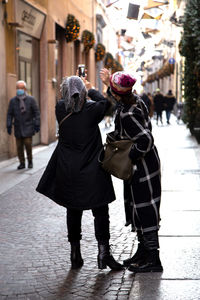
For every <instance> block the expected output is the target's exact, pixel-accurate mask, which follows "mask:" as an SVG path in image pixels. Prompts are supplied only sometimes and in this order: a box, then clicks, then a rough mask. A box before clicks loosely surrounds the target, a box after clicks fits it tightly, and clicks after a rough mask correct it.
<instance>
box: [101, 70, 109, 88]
mask: <svg viewBox="0 0 200 300" xmlns="http://www.w3.org/2000/svg"><path fill="white" fill-rule="evenodd" d="M99 74H100V78H101V80H102V82H103V83H104V84H105V85H107V86H110V72H109V70H108V69H106V68H103V69H101V71H100V73H99Z"/></svg>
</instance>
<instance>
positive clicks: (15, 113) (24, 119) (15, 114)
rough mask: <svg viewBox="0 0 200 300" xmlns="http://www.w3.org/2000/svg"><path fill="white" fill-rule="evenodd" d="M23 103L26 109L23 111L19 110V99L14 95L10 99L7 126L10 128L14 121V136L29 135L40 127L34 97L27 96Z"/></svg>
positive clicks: (38, 113)
mask: <svg viewBox="0 0 200 300" xmlns="http://www.w3.org/2000/svg"><path fill="white" fill-rule="evenodd" d="M24 103H25V107H26V111H25V112H23V113H21V111H20V101H19V99H18V98H17V97H16V96H15V97H14V98H12V99H11V100H10V103H9V107H8V113H7V128H10V129H11V127H12V125H13V121H14V134H15V137H16V138H21V137H31V136H33V135H34V134H35V131H39V127H40V112H39V108H38V105H37V103H36V101H35V99H34V98H33V97H31V96H27V97H26V98H25V99H24Z"/></svg>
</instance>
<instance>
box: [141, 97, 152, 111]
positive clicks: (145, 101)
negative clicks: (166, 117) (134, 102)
mask: <svg viewBox="0 0 200 300" xmlns="http://www.w3.org/2000/svg"><path fill="white" fill-rule="evenodd" d="M141 98H142V100H143V101H144V103H145V105H146V107H147V109H148V112H149V114H150V111H151V101H150V99H149V97H148V96H147V94H146V93H143V94H142V95H141Z"/></svg>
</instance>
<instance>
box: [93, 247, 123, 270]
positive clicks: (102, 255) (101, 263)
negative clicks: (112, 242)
mask: <svg viewBox="0 0 200 300" xmlns="http://www.w3.org/2000/svg"><path fill="white" fill-rule="evenodd" d="M98 249H99V253H98V256H97V261H98V268H99V269H106V268H107V266H108V267H109V268H111V270H114V271H120V270H123V269H124V268H123V266H122V265H121V264H120V263H118V262H117V261H116V260H115V259H114V257H113V256H112V255H111V253H110V246H109V243H107V242H106V243H99V244H98Z"/></svg>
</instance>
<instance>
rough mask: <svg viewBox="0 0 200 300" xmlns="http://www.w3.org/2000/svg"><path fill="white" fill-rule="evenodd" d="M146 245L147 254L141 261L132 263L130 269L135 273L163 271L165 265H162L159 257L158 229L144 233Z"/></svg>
mask: <svg viewBox="0 0 200 300" xmlns="http://www.w3.org/2000/svg"><path fill="white" fill-rule="evenodd" d="M143 237H144V247H145V248H146V251H147V252H146V256H145V258H144V259H143V260H142V261H140V262H139V263H134V264H131V265H130V266H129V268H128V270H129V271H131V272H134V273H145V272H162V271H163V267H162V265H161V261H160V257H159V250H158V249H159V242H158V231H157V230H156V231H151V232H147V233H144V234H143Z"/></svg>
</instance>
